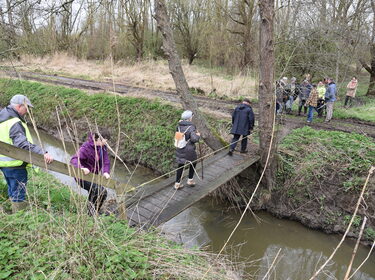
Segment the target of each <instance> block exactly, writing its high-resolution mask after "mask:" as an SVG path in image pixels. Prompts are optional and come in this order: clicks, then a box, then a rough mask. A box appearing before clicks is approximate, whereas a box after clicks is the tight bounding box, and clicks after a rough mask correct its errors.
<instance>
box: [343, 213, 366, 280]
mask: <svg viewBox="0 0 375 280" xmlns="http://www.w3.org/2000/svg"><path fill="white" fill-rule="evenodd" d="M366 222H367V217H366V216H365V217H364V219H363V223H362V226H361V230H360V231H359V235H358V239H357V242H356V244H355V246H354V250H353V254H352V259H351V260H350V263H349V266H348V270H347V271H346V274H345V277H344V280H348V277H349V274H350V270H351V269H352V265H353V261H354V258H355V255H356V254H357V250H358V245H359V242H360V241H361V237H362V234H363V230H364V229H365V225H366Z"/></svg>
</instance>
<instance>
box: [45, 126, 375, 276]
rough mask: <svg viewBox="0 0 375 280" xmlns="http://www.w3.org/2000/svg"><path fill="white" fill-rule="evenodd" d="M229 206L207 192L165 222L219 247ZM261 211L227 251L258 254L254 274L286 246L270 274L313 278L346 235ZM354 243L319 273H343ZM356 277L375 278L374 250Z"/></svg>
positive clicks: (48, 140)
mask: <svg viewBox="0 0 375 280" xmlns="http://www.w3.org/2000/svg"><path fill="white" fill-rule="evenodd" d="M41 137H42V141H43V144H44V145H45V148H46V149H47V150H48V151H49V152H50V153H51V154H52V155H53V156H54V157H55V158H56V159H58V160H60V161H64V162H67V161H69V159H70V155H72V154H73V153H74V147H73V146H72V145H69V144H68V145H67V152H65V151H64V149H62V148H61V146H62V144H61V141H60V140H56V139H55V138H53V137H51V136H48V135H46V134H43V133H42V135H41ZM116 165H117V168H116V170H115V177H116V178H117V179H118V180H120V181H124V182H126V181H127V180H128V179H129V176H128V175H127V174H126V170H125V168H124V167H122V165H121V164H120V163H119V164H116ZM56 176H58V178H59V179H60V180H62V181H63V182H65V183H67V184H69V185H75V184H74V181H73V180H72V179H71V178H69V177H68V176H64V175H61V174H56ZM153 177H154V175H153V173H152V172H151V171H150V170H148V169H146V168H137V171H136V172H135V174H134V175H133V177H132V182H133V184H139V183H142V182H144V181H146V180H149V179H152V178H153ZM225 208H226V207H225V206H223V205H220V204H217V203H215V202H214V201H213V200H212V199H209V198H207V199H204V200H202V201H200V202H198V203H196V204H195V205H194V206H192V207H190V208H189V209H187V210H186V211H184V212H182V213H181V214H179V215H178V216H176V217H175V218H174V219H172V220H170V221H169V222H167V223H166V224H165V225H163V226H161V228H162V230H163V231H164V232H166V233H167V234H169V235H171V237H172V238H174V239H175V240H177V241H179V242H182V243H184V244H185V246H187V247H202V246H205V248H207V250H209V251H213V252H219V251H220V249H221V247H222V246H223V244H224V243H225V240H226V239H227V238H228V236H229V235H230V233H231V231H232V229H233V227H234V226H235V224H236V223H237V221H238V219H239V217H240V214H239V213H238V212H237V211H234V210H232V211H231V210H230V211H227V210H226V209H225ZM256 215H257V218H254V217H253V216H251V215H250V214H249V215H246V216H245V218H244V220H243V221H242V223H241V225H240V226H239V228H238V229H237V231H236V233H235V234H234V235H233V237H232V239H231V241H230V242H229V244H228V247H227V248H228V249H227V250H226V251H225V252H226V253H227V254H228V255H230V256H233V257H232V258H233V259H234V260H239V258H242V259H243V258H247V259H249V260H256V261H252V262H251V264H249V265H247V267H246V268H245V270H246V272H247V273H249V274H251V275H254V277H252V279H259V280H260V279H262V278H263V277H264V275H265V274H266V273H267V270H268V268H269V267H270V264H271V263H272V262H273V260H274V258H275V256H276V254H277V252H278V251H279V249H281V250H280V253H279V257H278V258H277V260H276V265H275V266H274V268H273V269H272V270H271V275H270V278H269V279H277V280H279V279H280V280H284V279H285V280H287V279H288V280H289V279H290V280H292V279H293V280H300V279H309V278H310V277H311V275H312V274H313V272H314V271H315V270H316V268H317V267H318V264H322V263H323V262H324V261H325V260H326V259H327V257H328V256H329V255H330V253H331V252H332V250H333V249H334V247H335V246H336V245H337V244H338V242H339V241H340V236H337V235H326V234H324V233H321V232H319V231H314V230H310V229H307V228H305V227H303V226H302V225H300V224H299V223H296V222H292V221H287V220H279V219H276V218H274V217H272V216H271V215H269V214H267V213H257V214H256ZM353 247H354V242H353V241H347V242H345V243H344V244H343V245H342V246H341V248H340V250H339V251H338V252H337V254H336V256H335V257H334V258H333V260H332V262H331V263H330V264H329V266H328V267H327V268H326V270H325V271H324V273H323V274H321V275H320V276H319V277H318V278H317V279H324V280H325V279H327V280H328V279H343V277H344V275H345V272H346V268H347V264H348V263H349V259H350V257H351V254H352V250H353ZM368 252H369V248H367V247H363V246H361V247H360V248H359V250H358V252H357V256H356V260H355V262H354V265H353V266H354V268H356V267H357V266H358V265H359V264H360V263H361V262H362V260H364V259H365V258H366V256H367V254H368ZM266 279H268V278H266ZM352 279H355V280H370V279H373V280H375V254H372V256H371V257H370V258H369V259H368V261H367V262H366V263H365V265H364V266H363V267H362V268H361V269H360V271H359V272H358V273H357V274H356V275H355V276H354V277H353V278H352Z"/></svg>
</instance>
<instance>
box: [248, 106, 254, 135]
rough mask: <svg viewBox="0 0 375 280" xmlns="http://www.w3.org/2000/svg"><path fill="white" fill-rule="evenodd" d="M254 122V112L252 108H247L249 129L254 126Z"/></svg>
mask: <svg viewBox="0 0 375 280" xmlns="http://www.w3.org/2000/svg"><path fill="white" fill-rule="evenodd" d="M254 122H255V118H254V112H253V109H251V108H250V110H249V128H250V130H253V128H254Z"/></svg>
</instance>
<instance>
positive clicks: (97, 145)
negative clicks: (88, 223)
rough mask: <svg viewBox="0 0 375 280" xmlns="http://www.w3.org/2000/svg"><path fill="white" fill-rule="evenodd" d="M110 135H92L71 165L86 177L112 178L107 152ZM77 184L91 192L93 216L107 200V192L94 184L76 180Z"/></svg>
mask: <svg viewBox="0 0 375 280" xmlns="http://www.w3.org/2000/svg"><path fill="white" fill-rule="evenodd" d="M107 138H109V134H108V133H102V134H101V135H99V134H98V133H90V134H89V136H88V139H87V141H86V142H85V143H83V144H82V146H81V147H80V148H79V150H78V151H77V152H76V154H75V155H74V156H73V157H72V158H71V160H70V163H71V164H72V165H73V166H75V167H77V168H81V169H82V171H83V173H84V174H85V175H87V174H89V173H94V174H102V175H103V176H104V177H105V178H106V179H109V178H110V175H109V173H110V161H109V157H108V152H107V147H106V145H107ZM76 181H77V183H78V184H79V185H80V186H81V187H82V188H83V189H85V190H87V191H88V192H89V203H88V212H89V215H90V216H92V215H94V214H96V213H98V212H99V210H100V208H101V206H102V205H103V202H104V201H105V200H106V198H107V191H106V189H105V188H104V187H103V186H99V185H97V184H94V183H92V182H88V181H85V180H81V179H76Z"/></svg>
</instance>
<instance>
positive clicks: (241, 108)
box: [238, 104, 250, 110]
mask: <svg viewBox="0 0 375 280" xmlns="http://www.w3.org/2000/svg"><path fill="white" fill-rule="evenodd" d="M248 107H250V106H249V105H247V104H241V105H240V106H238V109H239V110H244V109H246V108H248Z"/></svg>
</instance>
